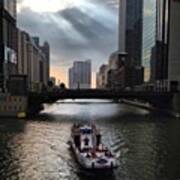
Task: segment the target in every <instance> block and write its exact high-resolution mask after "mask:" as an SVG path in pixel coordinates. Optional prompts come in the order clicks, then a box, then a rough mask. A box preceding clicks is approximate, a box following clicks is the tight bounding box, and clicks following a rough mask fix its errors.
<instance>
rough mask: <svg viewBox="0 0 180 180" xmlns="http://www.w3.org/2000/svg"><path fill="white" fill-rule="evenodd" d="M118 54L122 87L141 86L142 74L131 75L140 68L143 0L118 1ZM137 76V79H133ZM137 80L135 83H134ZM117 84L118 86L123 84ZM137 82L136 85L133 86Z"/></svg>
mask: <svg viewBox="0 0 180 180" xmlns="http://www.w3.org/2000/svg"><path fill="white" fill-rule="evenodd" d="M119 12H120V13H119V49H118V51H119V54H118V59H119V61H121V62H119V63H120V64H122V65H123V66H124V68H122V67H120V69H124V71H125V72H124V73H123V76H124V78H125V79H124V80H123V82H124V86H134V85H139V84H142V83H143V81H141V82H140V80H142V79H143V77H140V76H139V75H142V73H131V72H135V70H137V69H141V68H142V47H143V46H142V42H143V0H139V1H138V3H137V0H120V10H119ZM133 76H137V77H133ZM134 79H137V81H134ZM123 82H119V84H121V85H122V84H123ZM135 82H138V84H135Z"/></svg>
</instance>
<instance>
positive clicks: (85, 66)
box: [69, 60, 92, 89]
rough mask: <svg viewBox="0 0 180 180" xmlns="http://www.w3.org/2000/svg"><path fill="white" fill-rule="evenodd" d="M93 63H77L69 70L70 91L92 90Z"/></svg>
mask: <svg viewBox="0 0 180 180" xmlns="http://www.w3.org/2000/svg"><path fill="white" fill-rule="evenodd" d="M91 73H92V72H91V61H90V60H87V61H75V62H74V63H73V67H72V68H70V69H69V88H70V89H89V88H91Z"/></svg>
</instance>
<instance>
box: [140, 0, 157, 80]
mask: <svg viewBox="0 0 180 180" xmlns="http://www.w3.org/2000/svg"><path fill="white" fill-rule="evenodd" d="M155 36H156V1H155V0H144V18H143V52H142V53H143V54H142V56H143V57H142V65H143V67H144V81H145V82H148V81H149V80H150V76H151V69H152V68H151V66H152V65H153V64H152V62H151V56H152V55H153V54H152V53H153V52H154V51H153V50H152V48H153V47H154V45H155ZM152 74H153V73H152ZM151 79H152V77H151Z"/></svg>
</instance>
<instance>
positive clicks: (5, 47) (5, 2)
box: [0, 0, 17, 91]
mask: <svg viewBox="0 0 180 180" xmlns="http://www.w3.org/2000/svg"><path fill="white" fill-rule="evenodd" d="M16 73H17V28H16V0H11V1H10V0H1V1H0V89H1V91H6V89H7V83H6V82H7V80H8V78H9V76H10V75H11V74H16Z"/></svg>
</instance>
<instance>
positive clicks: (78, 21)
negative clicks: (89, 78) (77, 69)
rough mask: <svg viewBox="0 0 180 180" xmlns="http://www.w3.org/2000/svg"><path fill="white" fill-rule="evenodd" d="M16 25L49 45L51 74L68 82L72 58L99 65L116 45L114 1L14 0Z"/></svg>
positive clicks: (95, 66) (116, 17)
mask: <svg viewBox="0 0 180 180" xmlns="http://www.w3.org/2000/svg"><path fill="white" fill-rule="evenodd" d="M18 26H19V27H20V28H21V29H22V30H25V31H27V32H28V33H30V34H31V35H32V36H39V37H40V38H41V43H43V41H48V42H49V44H50V47H51V76H55V77H56V78H57V80H61V82H65V83H66V84H67V83H68V68H70V67H71V66H72V63H73V61H75V60H86V59H91V60H92V67H93V87H94V86H95V73H96V72H97V71H98V69H99V66H100V65H101V64H103V63H107V61H108V58H109V55H110V54H111V53H112V52H114V51H116V50H117V44H118V42H117V41H118V38H117V37H118V35H117V34H118V0H18Z"/></svg>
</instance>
